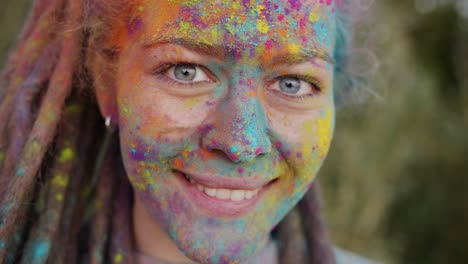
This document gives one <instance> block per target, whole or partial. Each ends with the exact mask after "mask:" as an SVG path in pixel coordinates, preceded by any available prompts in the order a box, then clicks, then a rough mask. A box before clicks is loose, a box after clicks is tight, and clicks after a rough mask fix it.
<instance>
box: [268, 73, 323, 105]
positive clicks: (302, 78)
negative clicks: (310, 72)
mask: <svg viewBox="0 0 468 264" xmlns="http://www.w3.org/2000/svg"><path fill="white" fill-rule="evenodd" d="M284 78H296V79H298V80H300V81H303V82H306V83H308V84H310V85H311V86H312V89H313V90H314V91H313V93H311V94H304V95H300V96H297V95H289V94H287V93H282V92H280V91H274V92H278V93H279V94H280V95H282V96H286V97H287V98H292V99H296V100H303V99H306V98H309V97H314V96H317V94H320V93H321V92H322V88H321V87H322V86H321V85H320V82H319V81H317V80H316V79H315V78H313V77H310V76H305V75H300V74H287V75H281V76H278V77H275V78H273V82H272V83H274V82H277V81H280V80H281V79H284Z"/></svg>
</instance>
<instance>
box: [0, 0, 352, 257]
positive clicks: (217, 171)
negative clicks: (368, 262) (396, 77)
mask: <svg viewBox="0 0 468 264" xmlns="http://www.w3.org/2000/svg"><path fill="white" fill-rule="evenodd" d="M350 14H351V6H350V5H349V4H348V3H347V2H346V1H344V0H342V1H333V0H306V1H296V0H294V1H293V0H243V1H240V0H238V1H231V0H229V1H228V0H215V1H200V0H185V1H184V0H126V1H124V0H113V1H108V0H73V1H66V0H36V1H35V3H34V6H33V9H32V12H31V14H30V18H29V20H28V22H27V23H26V25H25V28H24V30H23V32H22V34H21V36H20V39H19V41H18V44H17V47H16V49H15V50H14V51H13V52H12V53H11V56H10V59H9V61H8V62H7V63H6V68H5V70H4V73H3V75H2V81H3V82H2V86H1V90H0V121H1V122H0V171H1V178H0V180H1V185H0V186H1V187H0V193H1V196H0V198H1V211H0V212H1V214H0V219H1V222H0V238H1V241H0V260H1V263H314V264H315V263H334V262H335V260H334V259H335V258H334V255H333V251H332V249H331V245H330V244H329V242H328V240H327V238H326V235H325V229H324V226H323V224H322V221H321V217H320V211H319V208H318V207H319V203H318V201H317V194H316V186H315V185H314V183H313V182H314V179H315V177H316V175H317V172H318V170H319V168H320V166H321V164H322V162H323V160H324V158H325V156H326V154H327V151H328V148H329V145H330V142H331V138H332V132H333V127H334V116H335V100H336V97H337V96H336V94H338V93H341V91H342V90H344V89H346V88H347V87H346V86H345V85H343V83H346V82H345V81H344V80H346V79H347V76H346V70H345V69H346V67H345V66H346V61H347V60H346V59H347V56H346V55H347V51H348V47H347V44H348V43H347V41H348V38H349V37H348V34H347V32H348V29H347V28H348V26H349V25H350V23H351V22H350V20H349V18H350Z"/></svg>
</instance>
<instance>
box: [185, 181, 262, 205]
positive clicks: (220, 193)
mask: <svg viewBox="0 0 468 264" xmlns="http://www.w3.org/2000/svg"><path fill="white" fill-rule="evenodd" d="M184 178H185V179H186V180H187V181H189V182H190V183H191V184H193V185H195V186H196V187H197V189H198V190H199V191H200V192H204V193H205V194H207V195H208V196H211V197H216V198H218V199H220V200H231V201H235V202H238V201H243V200H250V199H252V198H254V197H255V196H257V194H258V192H259V191H260V189H261V188H262V187H263V186H262V187H259V188H257V189H254V190H240V189H222V188H219V189H218V188H210V187H207V186H204V185H202V184H200V183H198V182H196V181H195V180H194V179H192V178H190V177H188V176H187V175H185V174H184Z"/></svg>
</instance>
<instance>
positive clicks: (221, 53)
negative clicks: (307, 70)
mask: <svg viewBox="0 0 468 264" xmlns="http://www.w3.org/2000/svg"><path fill="white" fill-rule="evenodd" d="M164 44H175V45H179V46H182V47H184V48H186V49H188V50H192V51H195V52H197V53H199V54H202V55H205V56H215V57H216V58H218V59H220V60H222V59H224V58H225V57H226V48H225V47H224V46H222V45H212V44H207V43H203V42H200V41H197V40H191V39H181V38H161V39H157V40H152V41H148V42H145V43H143V47H144V48H151V47H154V46H158V45H164ZM312 59H321V60H323V61H325V62H328V63H329V64H331V65H334V64H335V62H334V60H333V57H332V56H331V55H330V54H329V53H328V52H327V51H325V50H323V49H321V48H315V47H314V48H313V49H312V50H303V51H301V52H300V53H289V54H281V55H278V56H275V57H273V59H272V60H271V61H270V62H268V63H267V64H268V65H269V66H272V67H273V66H276V65H294V64H301V63H305V62H309V61H311V60H312Z"/></svg>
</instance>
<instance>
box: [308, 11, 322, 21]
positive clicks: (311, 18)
mask: <svg viewBox="0 0 468 264" xmlns="http://www.w3.org/2000/svg"><path fill="white" fill-rule="evenodd" d="M319 20H320V15H318V14H317V13H315V12H310V14H309V21H310V22H317V21H319Z"/></svg>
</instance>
